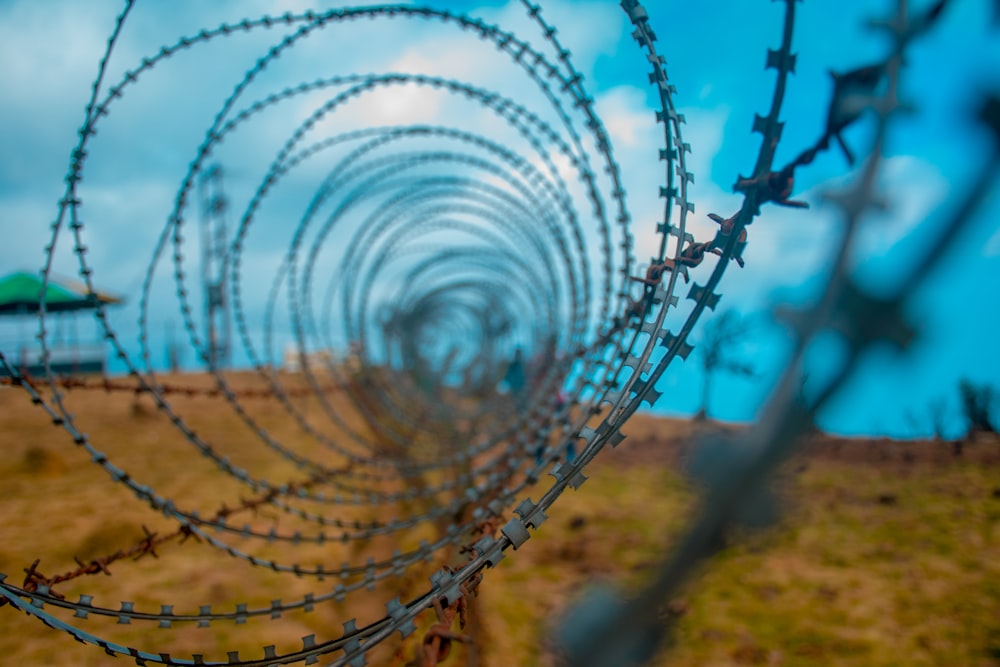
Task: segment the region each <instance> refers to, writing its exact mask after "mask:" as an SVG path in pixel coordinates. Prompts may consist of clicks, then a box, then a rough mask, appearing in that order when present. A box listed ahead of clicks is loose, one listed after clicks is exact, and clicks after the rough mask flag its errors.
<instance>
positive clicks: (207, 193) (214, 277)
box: [198, 164, 232, 368]
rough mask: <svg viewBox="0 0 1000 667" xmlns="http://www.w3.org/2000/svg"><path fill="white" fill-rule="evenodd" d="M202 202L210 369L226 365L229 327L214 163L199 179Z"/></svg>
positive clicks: (223, 204) (224, 205) (222, 207)
mask: <svg viewBox="0 0 1000 667" xmlns="http://www.w3.org/2000/svg"><path fill="white" fill-rule="evenodd" d="M198 193H199V199H200V201H201V282H202V285H203V286H204V290H205V327H206V336H205V340H206V349H205V361H206V362H207V363H208V366H209V368H224V367H225V366H227V365H228V364H229V355H230V351H231V337H232V329H231V322H230V317H229V304H228V301H227V299H226V268H227V266H226V249H227V241H228V238H227V237H228V235H227V229H226V212H227V210H228V208H229V202H228V200H227V199H226V195H225V193H224V192H223V189H222V167H221V166H220V165H218V164H214V165H212V166H211V167H209V168H208V169H207V170H206V171H205V172H204V173H203V174H202V176H201V179H200V180H199V182H198Z"/></svg>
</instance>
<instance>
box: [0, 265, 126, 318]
mask: <svg viewBox="0 0 1000 667" xmlns="http://www.w3.org/2000/svg"><path fill="white" fill-rule="evenodd" d="M42 291H43V290H42V279H41V278H40V277H39V276H36V275H34V274H31V273H27V272H25V271H19V272H17V273H12V274H10V275H9V276H6V277H4V278H0V315H21V314H29V313H37V312H38V311H39V310H40V304H41V302H42ZM44 294H45V310H46V312H52V313H59V312H69V311H75V310H92V309H94V308H96V307H97V304H98V302H100V303H109V304H111V303H121V299H119V298H117V297H113V296H110V295H106V294H101V293H99V292H97V293H95V292H88V291H86V288H83V287H82V286H80V287H77V286H72V285H67V284H65V283H59V282H56V281H55V280H52V279H50V280H49V282H48V284H47V285H45V288H44Z"/></svg>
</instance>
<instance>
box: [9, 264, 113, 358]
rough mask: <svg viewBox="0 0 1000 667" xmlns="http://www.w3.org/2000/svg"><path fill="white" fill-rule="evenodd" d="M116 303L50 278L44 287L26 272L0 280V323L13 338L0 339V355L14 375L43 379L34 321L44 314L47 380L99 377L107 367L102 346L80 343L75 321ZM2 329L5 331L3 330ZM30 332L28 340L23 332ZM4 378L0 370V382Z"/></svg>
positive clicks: (35, 277)
mask: <svg viewBox="0 0 1000 667" xmlns="http://www.w3.org/2000/svg"><path fill="white" fill-rule="evenodd" d="M120 303H122V299H121V298H120V297H117V296H112V295H110V294H106V293H103V292H92V291H89V290H88V289H87V288H86V286H85V285H81V284H78V283H75V282H72V281H68V280H56V279H53V278H51V277H50V279H49V281H48V283H47V284H43V282H42V279H41V278H40V277H39V276H37V275H34V274H31V273H28V272H26V271H19V272H16V273H12V274H10V275H7V276H4V277H3V278H0V321H3V322H7V323H9V324H10V325H12V326H11V327H10V331H13V332H15V333H14V334H13V335H10V334H9V333H5V334H4V335H3V336H2V337H0V351H2V352H3V353H4V357H6V359H7V361H8V363H10V364H11V365H13V366H14V367H15V369H16V370H17V372H18V373H20V374H23V375H30V376H35V377H40V376H44V375H45V374H46V370H45V364H44V363H43V360H42V347H41V343H40V342H39V341H38V338H37V335H36V334H37V319H38V316H39V313H40V312H41V309H42V307H43V306H44V308H45V313H46V329H48V331H49V332H50V335H48V336H47V337H46V340H45V343H46V346H47V347H48V351H49V370H50V371H51V373H52V374H53V375H79V374H86V373H103V372H104V371H105V369H106V366H107V356H106V353H105V346H104V342H103V341H102V340H100V339H95V340H93V341H85V340H83V339H81V337H80V336H79V334H78V333H77V332H78V327H77V319H78V318H79V316H80V315H81V314H82V313H92V312H93V311H94V310H96V309H97V307H98V305H101V304H104V305H115V304H120ZM5 329H6V327H5ZM29 329H30V334H29V333H28V330H29ZM6 375H9V373H8V372H7V370H6V368H4V367H3V365H2V364H0V376H6Z"/></svg>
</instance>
